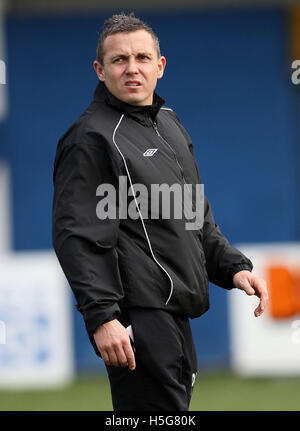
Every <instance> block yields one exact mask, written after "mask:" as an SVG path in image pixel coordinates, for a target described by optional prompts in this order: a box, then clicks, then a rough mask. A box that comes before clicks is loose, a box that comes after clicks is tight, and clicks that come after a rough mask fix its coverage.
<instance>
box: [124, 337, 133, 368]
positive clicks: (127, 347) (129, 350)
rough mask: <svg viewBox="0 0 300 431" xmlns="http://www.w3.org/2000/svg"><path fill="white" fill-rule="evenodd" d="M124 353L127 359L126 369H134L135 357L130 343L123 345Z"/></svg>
mask: <svg viewBox="0 0 300 431" xmlns="http://www.w3.org/2000/svg"><path fill="white" fill-rule="evenodd" d="M124 352H125V355H126V357H127V361H128V367H129V369H130V370H134V369H135V357H134V353H133V350H132V347H131V344H130V342H129V343H126V344H124Z"/></svg>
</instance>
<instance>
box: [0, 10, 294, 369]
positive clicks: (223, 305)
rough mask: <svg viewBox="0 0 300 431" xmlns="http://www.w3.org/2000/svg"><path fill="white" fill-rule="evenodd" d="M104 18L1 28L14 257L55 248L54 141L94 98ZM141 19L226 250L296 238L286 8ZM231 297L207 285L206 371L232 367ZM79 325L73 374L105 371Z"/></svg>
mask: <svg viewBox="0 0 300 431" xmlns="http://www.w3.org/2000/svg"><path fill="white" fill-rule="evenodd" d="M114 12H115V11H114ZM137 14H138V13H137ZM109 15H110V13H107V14H98V15H95V14H93V15H80V16H79V15H74V16H70V15H68V16H67V15H65V16H64V15H60V16H35V17H32V18H31V17H28V16H27V17H26V18H20V17H13V16H10V17H9V18H8V20H7V25H6V30H7V44H8V46H7V54H8V55H7V60H8V70H7V72H8V77H7V78H8V89H9V99H10V102H9V103H10V113H9V117H8V119H7V121H6V122H5V124H4V125H3V124H2V125H1V126H0V139H1V146H0V157H1V156H2V157H5V158H7V159H8V160H9V162H10V165H11V168H12V179H13V197H12V199H13V222H14V224H13V226H14V240H13V241H14V242H13V243H14V248H15V249H16V250H30V249H35V250H38V249H48V248H50V247H51V200H52V192H53V186H52V167H53V159H54V155H55V149H56V144H57V141H58V139H59V137H60V136H61V135H62V134H63V133H64V131H65V130H66V128H67V127H69V125H70V124H71V123H72V122H73V121H74V120H75V119H76V118H77V117H78V116H79V115H80V113H81V112H82V111H83V110H84V109H85V107H86V106H87V105H88V104H89V102H90V100H91V98H92V93H93V91H94V88H95V86H96V84H97V79H96V75H95V73H94V71H93V69H92V62H93V60H94V56H95V49H96V43H97V38H98V32H99V31H100V30H101V26H102V23H103V20H104V19H105V18H106V17H108V16H109ZM138 15H139V16H140V17H141V18H143V19H145V20H146V21H147V22H148V23H149V24H150V25H151V26H152V27H153V29H154V30H155V31H156V32H157V33H158V35H159V37H160V40H161V49H162V53H163V54H164V55H165V56H166V57H167V69H166V74H165V77H164V79H163V80H161V81H160V82H159V85H158V88H157V91H158V93H159V94H161V95H162V96H163V97H164V98H165V99H166V101H167V105H168V106H170V107H172V108H173V109H174V110H175V111H176V112H177V114H178V115H179V117H180V118H181V120H182V122H183V124H184V125H185V127H186V128H187V130H188V131H189V133H190V135H191V137H192V139H193V143H194V147H195V152H196V157H197V160H198V163H199V166H200V172H201V174H202V178H203V181H204V183H205V191H206V194H207V195H208V197H209V199H210V201H211V204H212V207H213V210H214V214H215V218H216V221H217V223H218V224H219V225H220V226H221V228H222V231H223V233H224V234H225V235H226V236H227V237H228V238H229V239H230V241H231V242H232V243H235V242H266V241H289V240H296V239H298V240H299V239H300V231H299V228H298V226H299V222H300V220H299V219H300V217H299V208H300V206H299V194H298V192H297V190H298V187H299V186H300V181H299V176H298V177H297V175H298V174H297V167H298V165H299V136H298V133H299V132H298V123H299V118H298V115H299V110H298V91H297V90H296V88H295V87H294V86H292V84H291V83H290V59H289V58H288V56H287V28H286V20H285V14H284V11H283V10H280V9H277V10H264V9H259V10H245V9H243V11H238V10H235V11H228V10H226V11H211V12H199V11H194V12H189V13H182V12H180V13H172V14H161V13H160V14H144V13H141V14H138ZM227 294H228V293H227V292H225V291H223V290H222V289H220V288H218V287H215V286H211V309H210V311H209V312H208V313H207V314H206V315H205V316H203V317H202V318H201V319H197V320H194V321H192V328H193V332H194V335H195V342H196V347H197V351H198V356H199V357H198V359H199V366H200V368H202V369H205V368H207V367H214V366H227V365H228V363H229V343H228V341H229V334H228V317H227ZM229 294H230V293H229ZM74 325H75V328H76V359H77V366H78V369H80V370H86V369H95V368H96V369H98V368H102V361H99V360H98V358H97V357H96V355H94V352H93V350H92V348H91V347H90V345H89V342H88V339H87V336H86V334H85V330H84V326H83V322H82V318H81V316H80V315H79V313H77V312H76V311H75V308H74Z"/></svg>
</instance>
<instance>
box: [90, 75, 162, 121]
mask: <svg viewBox="0 0 300 431" xmlns="http://www.w3.org/2000/svg"><path fill="white" fill-rule="evenodd" d="M94 100H95V101H98V102H99V101H101V102H103V101H104V102H105V103H107V104H108V105H109V106H112V107H113V108H115V109H117V110H118V111H119V112H121V113H123V114H126V115H128V116H129V117H132V118H133V119H135V120H136V121H138V122H139V123H141V124H143V125H144V126H152V124H153V122H155V118H156V116H157V114H158V111H159V110H160V108H161V107H162V105H163V104H164V103H165V101H164V99H162V98H161V97H160V96H159V95H158V94H156V93H154V94H153V103H152V105H147V106H135V105H130V104H129V103H126V102H123V101H122V100H120V99H118V98H117V97H115V96H114V95H113V94H111V93H110V91H109V90H108V89H107V87H106V85H105V84H104V82H102V81H99V83H98V85H97V88H96V90H95V93H94Z"/></svg>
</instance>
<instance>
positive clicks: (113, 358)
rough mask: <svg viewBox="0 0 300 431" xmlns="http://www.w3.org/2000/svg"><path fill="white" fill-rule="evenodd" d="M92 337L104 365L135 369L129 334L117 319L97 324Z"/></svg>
mask: <svg viewBox="0 0 300 431" xmlns="http://www.w3.org/2000/svg"><path fill="white" fill-rule="evenodd" d="M94 339H95V342H96V344H97V347H98V349H99V352H100V353H101V356H102V358H103V360H104V362H105V363H106V365H112V366H114V367H127V365H128V366H129V368H130V370H134V369H135V359H134V353H133V350H132V347H131V344H130V339H129V334H128V332H127V330H126V329H125V328H124V326H123V325H122V324H121V323H120V322H119V321H118V320H117V319H114V320H111V321H110V322H106V323H103V325H100V326H98V328H97V330H96V332H95V333H94Z"/></svg>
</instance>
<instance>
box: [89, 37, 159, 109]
mask: <svg viewBox="0 0 300 431" xmlns="http://www.w3.org/2000/svg"><path fill="white" fill-rule="evenodd" d="M103 48H104V55H103V65H101V64H100V63H98V62H97V61H95V62H94V69H95V71H96V73H97V75H98V77H99V79H100V80H101V81H104V82H105V84H106V86H107V88H108V90H109V91H110V92H111V93H112V94H113V95H114V96H116V97H117V98H118V99H120V100H122V101H123V102H126V103H129V104H131V105H139V106H143V105H151V104H152V99H153V92H154V89H155V87H156V83H157V80H158V79H159V78H161V77H162V76H163V73H164V68H165V65H166V59H165V58H164V57H160V58H159V57H158V55H157V50H156V47H155V45H154V40H153V38H152V36H151V34H150V33H148V32H147V31H145V30H137V31H134V32H131V33H116V34H113V35H110V36H108V37H107V38H106V39H105V40H104V46H103Z"/></svg>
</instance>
